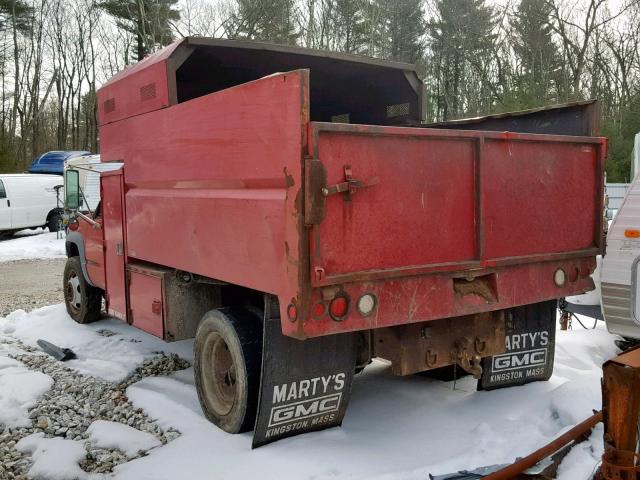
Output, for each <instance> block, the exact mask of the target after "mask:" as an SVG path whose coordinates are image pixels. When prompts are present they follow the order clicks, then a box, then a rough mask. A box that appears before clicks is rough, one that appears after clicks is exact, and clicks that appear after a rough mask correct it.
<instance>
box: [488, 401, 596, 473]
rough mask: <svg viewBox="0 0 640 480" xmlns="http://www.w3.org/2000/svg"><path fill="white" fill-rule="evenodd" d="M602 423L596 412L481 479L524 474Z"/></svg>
mask: <svg viewBox="0 0 640 480" xmlns="http://www.w3.org/2000/svg"><path fill="white" fill-rule="evenodd" d="M601 421H602V412H597V413H595V414H593V415H592V416H591V417H589V418H587V419H586V420H584V421H582V422H581V423H579V424H578V425H576V426H575V427H573V428H572V429H570V430H569V431H567V432H566V433H564V434H563V435H560V436H559V437H558V438H556V439H555V440H553V441H552V442H549V443H548V444H546V445H545V446H544V447H541V448H539V449H538V450H536V451H535V452H533V453H531V454H529V455H527V456H526V457H523V458H521V459H520V460H518V461H517V462H515V463H513V464H511V465H509V466H508V467H505V468H503V469H502V470H499V471H497V472H494V473H491V474H489V475H487V476H486V477H482V478H483V479H484V480H511V479H513V478H516V477H517V476H518V475H519V474H521V473H522V472H524V471H525V470H526V469H527V468H531V467H533V466H534V465H535V464H536V463H538V462H539V461H540V460H542V459H544V458H546V457H548V456H550V455H552V454H554V453H555V452H557V451H558V450H560V449H561V448H562V447H564V446H565V445H567V444H568V443H569V442H572V441H574V440H576V439H578V438H579V437H581V436H582V435H584V434H586V433H587V432H589V431H590V430H591V429H592V428H593V427H594V426H595V425H596V424H597V423H599V422H601Z"/></svg>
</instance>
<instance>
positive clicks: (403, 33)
mask: <svg viewBox="0 0 640 480" xmlns="http://www.w3.org/2000/svg"><path fill="white" fill-rule="evenodd" d="M377 4H378V8H379V9H380V10H381V15H380V18H381V19H382V22H383V23H382V28H381V29H380V31H381V34H382V38H381V41H380V43H381V51H380V53H381V56H382V57H384V58H389V59H391V60H396V61H399V62H408V63H415V62H416V61H418V60H419V59H420V58H421V57H422V55H423V53H424V44H423V40H422V37H423V35H424V31H425V26H426V25H425V21H424V12H423V10H422V0H377Z"/></svg>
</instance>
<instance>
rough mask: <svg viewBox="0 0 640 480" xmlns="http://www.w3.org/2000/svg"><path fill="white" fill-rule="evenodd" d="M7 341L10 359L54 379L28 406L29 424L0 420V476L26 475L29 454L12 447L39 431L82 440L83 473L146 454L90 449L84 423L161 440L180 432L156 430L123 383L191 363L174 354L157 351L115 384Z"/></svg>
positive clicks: (104, 469)
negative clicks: (117, 427) (17, 425)
mask: <svg viewBox="0 0 640 480" xmlns="http://www.w3.org/2000/svg"><path fill="white" fill-rule="evenodd" d="M0 342H2V343H11V346H12V351H13V352H16V353H14V354H11V355H9V356H10V357H11V358H14V359H15V360H18V361H20V362H22V363H23V364H24V365H25V366H26V367H27V368H29V369H32V370H36V371H39V372H42V373H45V374H46V375H49V376H50V377H52V378H53V379H54V384H53V386H52V387H51V389H50V390H49V391H47V392H46V393H44V394H43V395H42V397H40V399H39V400H38V402H37V403H36V405H35V406H34V407H33V408H31V409H30V410H29V418H30V419H31V422H32V424H31V426H30V427H24V428H13V429H12V428H8V427H4V426H2V425H0V478H2V479H20V480H26V479H28V478H29V477H28V471H29V468H30V467H31V465H32V461H31V457H30V456H29V455H28V454H27V455H25V454H23V453H21V452H19V451H18V450H16V444H17V443H18V442H19V441H20V439H22V438H24V437H27V436H28V435H31V434H33V433H38V432H42V433H43V434H44V436H45V437H46V438H52V437H60V438H64V439H68V440H76V441H81V442H83V445H84V448H85V450H86V457H85V458H84V459H83V460H82V461H80V468H82V470H84V471H85V472H91V473H105V474H106V473H109V472H111V471H112V470H113V468H114V467H115V466H116V465H119V464H121V463H125V462H127V461H130V460H131V459H133V458H137V457H140V456H144V455H146V452H145V451H139V452H138V453H137V455H134V456H133V457H131V456H129V457H127V455H126V454H125V453H124V452H121V451H119V450H116V449H108V448H95V447H94V446H93V445H92V444H91V442H90V441H89V440H88V438H89V433H88V432H87V428H88V427H89V425H91V423H93V422H94V421H95V420H108V421H112V422H120V423H122V424H124V425H128V426H130V427H133V428H135V429H137V430H140V431H142V432H147V433H149V434H151V435H153V436H155V437H156V438H157V439H158V440H159V441H160V442H161V444H166V443H167V442H170V441H172V440H173V439H175V438H177V437H178V436H180V432H178V431H176V430H173V429H169V430H163V429H161V428H160V427H159V426H158V425H157V424H156V423H154V421H153V420H152V419H150V418H149V417H148V416H147V415H146V414H145V413H144V412H143V411H142V410H141V409H139V408H134V407H133V405H132V404H131V402H130V401H129V400H128V398H127V396H126V394H125V391H126V388H127V387H128V386H129V385H131V384H133V383H136V382H138V381H140V380H141V379H142V378H144V377H149V376H160V375H169V374H171V373H173V372H175V371H177V370H182V369H185V368H188V367H189V366H190V364H189V362H187V361H186V360H184V359H182V358H180V357H178V356H177V355H175V354H166V353H157V354H156V355H155V356H154V357H153V358H152V359H150V360H148V361H145V362H144V363H143V364H142V365H141V366H140V367H138V368H137V369H136V370H135V371H134V372H133V373H132V374H131V375H130V376H129V377H127V378H126V379H125V380H123V381H122V382H120V383H111V382H108V381H105V380H101V379H98V378H95V377H91V376H87V375H81V374H79V373H77V372H76V371H74V370H71V369H70V368H67V367H66V366H65V365H64V363H62V362H58V361H56V360H54V359H53V358H51V357H49V356H48V355H45V354H43V353H42V352H40V351H39V350H38V349H36V348H33V347H30V346H27V345H24V344H23V343H22V342H20V341H17V340H13V339H6V338H5V339H0Z"/></svg>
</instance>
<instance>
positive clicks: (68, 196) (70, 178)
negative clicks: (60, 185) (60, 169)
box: [64, 170, 80, 210]
mask: <svg viewBox="0 0 640 480" xmlns="http://www.w3.org/2000/svg"><path fill="white" fill-rule="evenodd" d="M64 191H65V201H64V203H65V207H66V208H68V209H69V210H77V209H78V208H79V207H80V175H79V174H78V171H77V170H67V171H66V172H65V174H64Z"/></svg>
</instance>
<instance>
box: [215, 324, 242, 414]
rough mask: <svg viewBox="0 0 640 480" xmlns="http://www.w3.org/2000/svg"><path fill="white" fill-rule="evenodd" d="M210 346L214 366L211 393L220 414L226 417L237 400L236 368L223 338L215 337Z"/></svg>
mask: <svg viewBox="0 0 640 480" xmlns="http://www.w3.org/2000/svg"><path fill="white" fill-rule="evenodd" d="M210 345H211V361H212V364H213V365H212V375H211V382H210V392H211V394H212V400H214V403H215V404H216V406H215V408H216V410H218V413H219V414H221V415H226V414H227V413H229V412H230V411H231V408H232V407H233V404H234V402H235V398H236V367H235V364H234V362H233V357H232V355H231V352H230V351H229V346H228V345H227V342H225V341H224V338H222V336H220V335H215V336H214V338H212V339H211V343H210Z"/></svg>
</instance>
